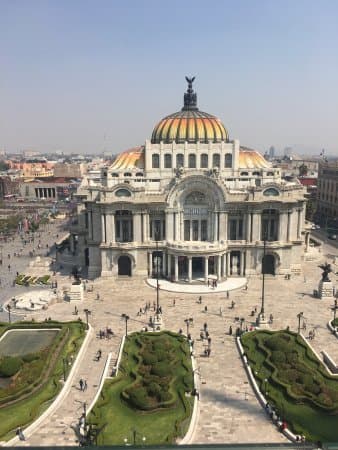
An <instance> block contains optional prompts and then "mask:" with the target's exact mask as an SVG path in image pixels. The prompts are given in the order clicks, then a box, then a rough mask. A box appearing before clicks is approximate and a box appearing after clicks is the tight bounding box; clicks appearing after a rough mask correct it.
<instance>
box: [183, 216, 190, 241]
mask: <svg viewBox="0 0 338 450" xmlns="http://www.w3.org/2000/svg"><path fill="white" fill-rule="evenodd" d="M184 240H185V241H190V220H185V221H184Z"/></svg>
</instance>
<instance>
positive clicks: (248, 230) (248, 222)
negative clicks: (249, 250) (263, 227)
mask: <svg viewBox="0 0 338 450" xmlns="http://www.w3.org/2000/svg"><path fill="white" fill-rule="evenodd" d="M245 219H246V241H247V242H251V213H250V212H248V213H247V214H246V217H245Z"/></svg>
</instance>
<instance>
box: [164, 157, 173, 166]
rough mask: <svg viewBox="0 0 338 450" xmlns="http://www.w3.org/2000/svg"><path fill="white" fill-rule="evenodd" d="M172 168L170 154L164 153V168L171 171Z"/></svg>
mask: <svg viewBox="0 0 338 450" xmlns="http://www.w3.org/2000/svg"><path fill="white" fill-rule="evenodd" d="M171 167H172V158H171V154H170V153H166V154H165V155H164V168H165V169H171Z"/></svg>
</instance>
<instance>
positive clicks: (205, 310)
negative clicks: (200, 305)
mask: <svg viewBox="0 0 338 450" xmlns="http://www.w3.org/2000/svg"><path fill="white" fill-rule="evenodd" d="M204 312H205V313H207V312H208V307H207V305H205V307H204Z"/></svg>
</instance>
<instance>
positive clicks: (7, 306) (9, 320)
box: [6, 305, 12, 323]
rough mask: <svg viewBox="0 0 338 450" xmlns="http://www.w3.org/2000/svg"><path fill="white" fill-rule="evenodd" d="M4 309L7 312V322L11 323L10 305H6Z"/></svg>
mask: <svg viewBox="0 0 338 450" xmlns="http://www.w3.org/2000/svg"><path fill="white" fill-rule="evenodd" d="M6 309H7V311H8V322H9V323H11V309H12V307H11V305H6Z"/></svg>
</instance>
